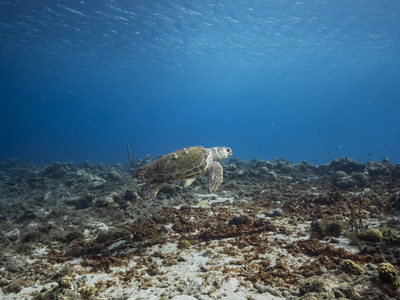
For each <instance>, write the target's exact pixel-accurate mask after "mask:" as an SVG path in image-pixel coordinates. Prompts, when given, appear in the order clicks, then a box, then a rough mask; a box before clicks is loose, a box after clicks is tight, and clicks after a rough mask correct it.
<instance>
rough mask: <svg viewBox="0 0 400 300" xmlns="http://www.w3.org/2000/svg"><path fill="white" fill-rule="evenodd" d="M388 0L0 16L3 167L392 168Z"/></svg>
mask: <svg viewBox="0 0 400 300" xmlns="http://www.w3.org/2000/svg"><path fill="white" fill-rule="evenodd" d="M399 49H400V2H398V1H393V0H391V1H389V0H381V1H372V0H365V1H351V0H350V1H349V0H338V1H311V0H310V1H287V0H281V1H280V0H276V1H267V0H253V1H251V0H243V1H239V0H225V1H219V0H202V1H189V0H186V1H184V0H180V1H178V0H164V1H151V0H129V1H128V0H124V1H118V0H114V1H113V0H102V1H86V0H85V1H70V0H68V1H67V0H52V1H50V0H40V1H39V0H32V1H24V0H13V1H11V0H9V1H1V2H0V99H1V107H0V126H1V127H0V141H1V148H0V160H1V161H3V160H6V159H8V158H10V157H18V158H19V159H20V160H22V161H24V162H33V163H35V164H38V165H44V164H48V163H51V162H53V161H56V160H58V161H74V162H77V163H82V162H83V161H85V160H89V161H90V162H93V163H95V162H103V163H105V164H109V163H116V162H121V163H127V152H126V145H127V144H129V145H130V148H131V152H132V155H133V156H136V157H137V158H142V157H144V156H145V155H147V154H149V155H150V156H152V157H154V156H158V155H162V154H165V153H168V152H171V151H174V150H177V149H179V148H182V147H186V146H194V145H202V146H205V147H213V146H229V147H231V148H232V149H233V152H234V157H238V158H241V159H244V160H249V159H252V158H255V157H257V158H260V159H269V160H272V159H273V158H274V157H276V158H278V157H282V158H285V159H288V160H291V161H293V162H300V161H302V160H307V161H308V162H310V163H315V164H321V163H326V162H330V161H331V160H332V159H335V158H339V157H343V156H348V157H351V158H354V159H356V160H357V161H359V162H364V161H368V160H381V159H382V158H383V157H389V158H390V160H391V161H392V162H393V163H398V162H400V152H399V149H400V118H399V115H400V50H399Z"/></svg>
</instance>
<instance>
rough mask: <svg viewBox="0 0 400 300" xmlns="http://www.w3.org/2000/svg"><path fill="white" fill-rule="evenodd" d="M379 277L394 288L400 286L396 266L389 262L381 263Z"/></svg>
mask: <svg viewBox="0 0 400 300" xmlns="http://www.w3.org/2000/svg"><path fill="white" fill-rule="evenodd" d="M378 273H379V278H380V279H381V280H382V281H383V282H386V283H388V284H389V285H390V286H391V287H393V288H398V287H400V282H399V276H398V272H397V270H396V268H395V267H394V266H392V265H391V264H389V263H381V264H379V266H378Z"/></svg>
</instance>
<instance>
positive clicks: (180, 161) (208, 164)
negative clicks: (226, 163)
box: [132, 146, 232, 200]
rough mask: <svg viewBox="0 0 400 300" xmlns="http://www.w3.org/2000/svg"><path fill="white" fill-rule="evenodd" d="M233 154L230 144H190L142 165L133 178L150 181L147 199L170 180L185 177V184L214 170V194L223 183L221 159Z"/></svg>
mask: <svg viewBox="0 0 400 300" xmlns="http://www.w3.org/2000/svg"><path fill="white" fill-rule="evenodd" d="M231 155H232V150H231V149H230V148H227V147H214V148H209V149H206V148H204V147H200V146H198V147H189V148H183V149H181V150H178V151H175V152H172V153H169V154H166V155H164V156H163V157H161V158H159V159H157V160H155V161H153V162H152V163H150V164H148V165H145V166H143V167H140V168H139V170H137V172H136V173H135V174H133V176H132V177H133V178H138V179H144V180H146V184H145V185H144V186H143V189H142V192H143V195H144V198H145V199H146V200H151V199H153V198H154V197H155V196H156V195H157V193H158V191H159V190H160V188H161V186H162V184H163V183H164V182H166V181H172V180H183V179H184V180H185V187H188V186H189V185H191V184H192V183H193V181H194V180H195V179H196V178H197V177H199V176H200V175H202V174H204V173H205V172H207V171H208V172H209V173H210V185H209V189H210V193H214V192H215V191H216V190H217V189H218V188H219V186H220V185H221V182H222V178H223V169H222V165H221V164H220V163H219V161H222V160H225V159H227V158H229V156H231Z"/></svg>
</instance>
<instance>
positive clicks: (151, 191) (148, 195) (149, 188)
mask: <svg viewBox="0 0 400 300" xmlns="http://www.w3.org/2000/svg"><path fill="white" fill-rule="evenodd" d="M162 184H163V183H162V182H158V181H153V182H148V183H146V184H145V185H144V186H143V188H142V194H143V197H144V199H145V200H151V199H153V198H154V197H155V196H157V194H158V191H159V190H160V188H161V186H162Z"/></svg>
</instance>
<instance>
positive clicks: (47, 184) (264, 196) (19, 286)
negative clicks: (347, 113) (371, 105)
mask: <svg viewBox="0 0 400 300" xmlns="http://www.w3.org/2000/svg"><path fill="white" fill-rule="evenodd" d="M150 160H151V159H150V158H148V157H147V158H146V159H144V160H138V161H135V164H134V165H133V166H128V165H120V164H117V165H113V166H104V165H102V164H90V163H88V162H85V163H83V164H81V165H77V164H75V163H62V162H55V163H53V164H50V165H48V166H46V167H44V168H37V167H35V166H33V165H25V164H22V163H20V162H19V161H18V160H17V159H10V160H8V161H6V162H3V163H0V179H1V181H2V184H1V186H0V220H1V223H0V226H1V231H0V241H1V248H0V287H1V289H0V298H1V299H115V300H117V299H160V300H161V299H174V300H179V299H189V300H190V299H200V300H206V299H232V300H233V299H363V300H367V299H371V300H372V299H400V290H399V284H400V283H399V278H398V271H399V269H400V218H399V216H400V164H397V165H393V164H391V163H390V161H389V160H388V159H384V160H383V161H382V162H376V161H372V162H367V163H357V162H356V161H354V160H352V159H350V158H347V157H346V158H340V159H336V160H334V161H332V162H331V163H329V164H324V165H319V166H316V165H312V164H309V163H307V162H302V163H299V164H293V163H291V162H289V161H286V160H284V159H275V160H273V161H272V162H270V161H263V160H259V159H254V160H251V161H241V160H239V159H235V158H231V159H230V160H229V161H226V162H223V163H222V164H223V166H224V182H223V184H222V185H221V187H220V189H219V190H218V191H217V192H216V194H208V192H207V183H208V178H207V176H206V175H203V176H202V177H200V178H198V179H197V180H196V181H195V182H194V183H193V184H192V185H191V186H190V187H188V188H187V189H184V188H183V185H182V183H180V182H170V183H167V184H165V185H164V186H163V188H162V189H161V190H160V192H159V194H158V196H157V198H155V199H153V200H152V201H147V202H146V201H144V200H143V199H142V198H141V197H140V187H141V185H142V184H143V182H141V181H139V180H136V179H135V180H133V179H132V177H131V175H132V174H133V173H134V171H135V170H136V169H137V168H138V167H139V166H141V165H143V164H145V163H148V162H149V161H150Z"/></svg>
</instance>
